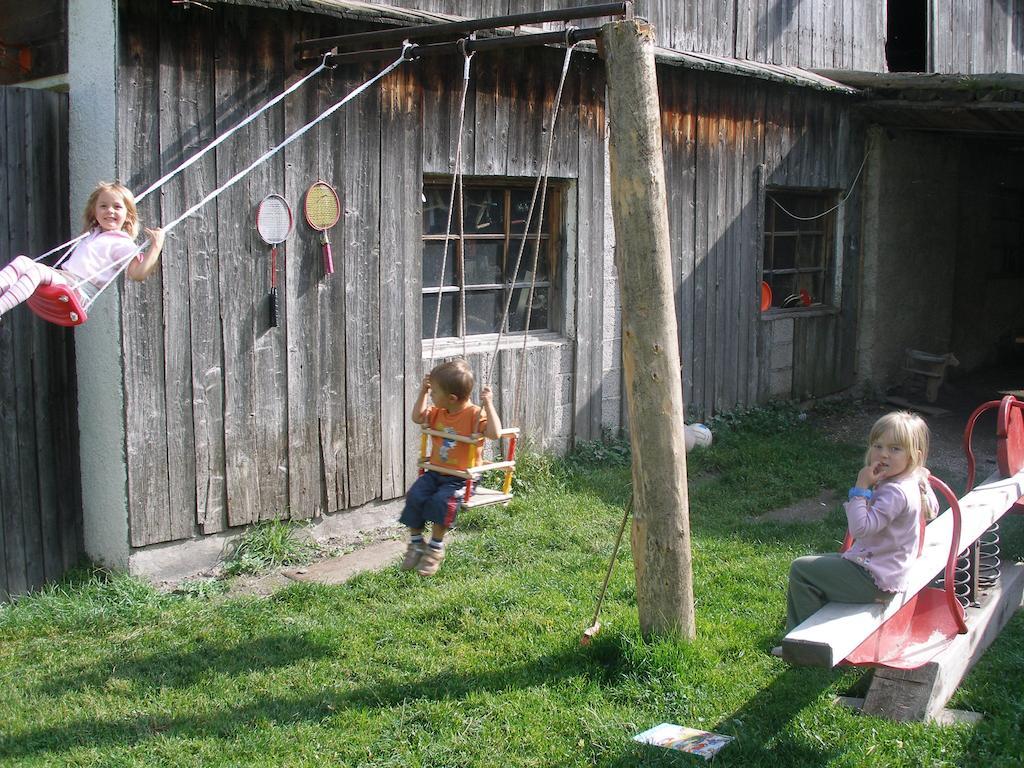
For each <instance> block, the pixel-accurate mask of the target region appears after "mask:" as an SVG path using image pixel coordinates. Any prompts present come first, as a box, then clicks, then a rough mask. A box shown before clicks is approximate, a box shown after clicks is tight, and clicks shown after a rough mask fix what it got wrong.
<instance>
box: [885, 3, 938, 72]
mask: <svg viewBox="0 0 1024 768" xmlns="http://www.w3.org/2000/svg"><path fill="white" fill-rule="evenodd" d="M885 5H886V16H887V20H886V30H885V63H886V65H887V66H888V68H889V71H890V72H924V71H926V70H927V67H928V0H888V2H886V4H885Z"/></svg>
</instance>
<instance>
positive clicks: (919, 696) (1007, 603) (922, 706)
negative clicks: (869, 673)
mask: <svg viewBox="0 0 1024 768" xmlns="http://www.w3.org/2000/svg"><path fill="white" fill-rule="evenodd" d="M981 597H982V600H981V604H980V605H979V606H978V607H970V608H968V609H967V611H966V614H967V615H966V620H967V627H968V632H967V634H965V635H957V636H956V637H954V638H953V640H952V641H951V642H950V643H949V645H948V646H946V648H944V649H943V650H942V651H941V652H940V653H939V654H938V655H936V656H935V657H934V658H933V659H932V660H931V661H929V662H927V663H926V664H924V665H923V666H921V667H918V668H917V669H890V668H886V667H879V668H877V669H875V670H874V674H873V677H872V680H871V684H870V686H869V687H868V691H867V694H866V695H865V697H864V699H863V701H862V702H861V700H859V699H849V698H842V697H841V698H840V699H839V703H841V704H844V705H847V706H854V707H856V708H857V709H859V710H860V711H861V712H863V713H864V714H868V715H875V716H878V717H885V718H888V719H889V720H896V721H899V722H942V723H945V722H950V720H951V718H950V717H948V716H947V710H945V706H946V703H947V702H948V701H949V700H950V698H952V696H953V693H954V692H955V691H956V689H957V686H959V685H960V683H961V681H962V680H963V679H964V678H965V677H966V676H967V673H968V672H970V670H971V668H972V667H973V666H974V665H975V663H976V662H977V661H978V659H980V658H981V656H982V654H983V653H984V652H985V650H986V649H987V648H988V647H989V646H990V645H992V642H993V641H994V640H995V639H996V638H997V637H998V636H999V633H1000V632H1001V631H1002V629H1003V627H1004V626H1006V623H1007V622H1008V621H1009V620H1010V618H1011V617H1012V616H1013V614H1014V613H1015V612H1016V611H1017V610H1018V609H1019V608H1021V607H1022V606H1024V564H1022V563H1003V564H1002V566H1001V575H1000V577H999V581H998V582H997V583H996V585H995V586H994V587H992V589H990V590H988V591H987V592H985V593H983V594H982V595H981Z"/></svg>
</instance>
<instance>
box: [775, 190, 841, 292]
mask: <svg viewBox="0 0 1024 768" xmlns="http://www.w3.org/2000/svg"><path fill="white" fill-rule="evenodd" d="M766 197H767V200H766V201H765V207H764V210H765V213H764V254H763V261H762V265H761V279H762V280H763V281H764V282H765V283H766V284H767V285H768V288H769V289H770V293H771V307H772V308H783V309H799V308H802V307H820V306H822V305H830V304H832V302H833V296H832V292H833V288H832V287H833V283H834V275H835V257H834V252H835V246H834V242H835V227H836V208H837V206H836V202H837V201H836V195H835V193H834V192H822V191H809V190H797V189H768V190H767V194H766Z"/></svg>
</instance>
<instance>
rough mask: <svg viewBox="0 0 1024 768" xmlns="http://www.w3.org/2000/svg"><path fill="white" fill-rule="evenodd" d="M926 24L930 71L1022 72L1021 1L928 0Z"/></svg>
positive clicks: (1023, 6) (1023, 10)
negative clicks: (927, 19) (929, 2)
mask: <svg viewBox="0 0 1024 768" xmlns="http://www.w3.org/2000/svg"><path fill="white" fill-rule="evenodd" d="M929 24H930V27H929V40H930V46H929V47H930V50H929V67H930V69H931V71H934V72H941V73H949V74H953V73H962V74H978V73H991V72H1024V3H1020V2H1018V1H1017V0H931V14H930V19H929Z"/></svg>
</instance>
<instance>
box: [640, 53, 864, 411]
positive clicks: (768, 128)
mask: <svg viewBox="0 0 1024 768" xmlns="http://www.w3.org/2000/svg"><path fill="white" fill-rule="evenodd" d="M667 69H668V68H662V70H661V71H660V81H661V99H662V101H661V108H662V125H663V137H662V138H663V143H664V146H665V160H666V169H667V171H666V173H667V175H668V176H669V179H668V190H669V207H670V211H669V227H670V233H671V243H672V251H673V262H674V263H675V264H676V265H677V266H675V267H674V273H675V274H677V275H678V276H679V283H678V285H677V292H676V295H677V299H678V307H677V310H678V317H679V324H680V329H679V333H680V350H681V353H682V364H683V386H684V402H685V403H686V405H687V409H688V412H689V414H690V415H691V416H700V417H703V416H707V415H710V414H711V413H713V412H720V411H727V410H731V409H733V408H735V407H736V406H741V405H748V404H751V403H753V402H756V401H758V400H761V399H765V398H766V397H767V396H768V393H769V378H770V367H769V360H770V351H771V348H772V346H773V343H774V342H773V337H772V323H773V319H772V318H773V317H783V318H795V327H796V331H795V334H794V335H795V337H796V338H795V339H794V344H795V345H797V346H798V347H799V348H800V350H801V351H800V353H799V354H797V355H796V356H795V359H794V382H793V387H792V391H791V393H790V394H791V395H792V396H804V395H806V394H813V395H822V394H826V393H829V392H835V391H837V390H840V389H842V388H844V387H846V386H849V385H850V384H851V383H852V381H853V360H854V357H853V356H854V351H855V349H854V345H853V339H854V333H853V331H852V330H851V329H852V328H855V325H854V323H855V318H856V295H857V292H856V290H855V288H854V287H853V284H854V283H855V279H854V277H855V275H856V270H857V261H858V258H859V257H858V250H857V249H858V248H859V238H858V234H857V233H858V226H857V224H858V222H859V216H860V204H859V195H857V194H854V195H853V196H852V197H851V198H850V200H848V201H847V202H846V204H845V205H844V206H843V209H842V215H843V217H844V226H843V227H842V231H843V233H844V236H843V242H842V244H841V246H840V249H839V250H840V251H841V253H842V256H843V258H842V265H843V266H842V269H843V272H842V275H841V279H842V284H843V286H844V289H843V297H844V299H843V302H842V303H841V304H840V306H839V308H838V309H833V310H822V312H823V313H825V317H824V318H818V317H816V316H815V315H814V314H812V313H808V314H800V313H792V312H791V313H772V314H767V315H764V316H761V315H760V313H759V311H758V310H757V307H758V302H759V281H760V258H761V241H762V237H763V235H762V222H763V218H764V207H763V201H764V192H763V190H764V188H765V186H787V187H798V188H808V189H818V190H837V191H840V190H842V191H845V190H846V189H847V187H848V185H849V184H851V183H852V181H853V179H854V178H855V176H856V174H857V170H858V168H859V166H860V163H861V160H862V159H863V158H862V151H863V150H862V147H863V140H862V139H861V138H860V137H859V134H857V133H856V132H855V131H854V129H853V128H852V127H851V125H850V123H849V121H848V120H847V118H846V108H845V107H844V106H843V100H842V99H838V98H835V97H823V96H821V95H819V94H810V93H807V92H803V91H796V90H793V89H786V88H782V87H777V86H765V85H763V84H760V83H756V82H754V81H745V80H743V79H740V78H733V77H728V76H722V75H700V76H695V75H693V74H692V73H685V72H682V73H678V76H675V77H670V76H669V74H668V72H667V71H666V70H667ZM687 120H691V121H692V122H693V125H694V128H693V136H695V139H692V140H691V139H690V138H688V135H687V131H688V130H689V129H688V128H687V127H686V121H687ZM762 165H763V171H759V166H762ZM759 173H760V174H763V177H759ZM800 345H802V347H801V346H800Z"/></svg>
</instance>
